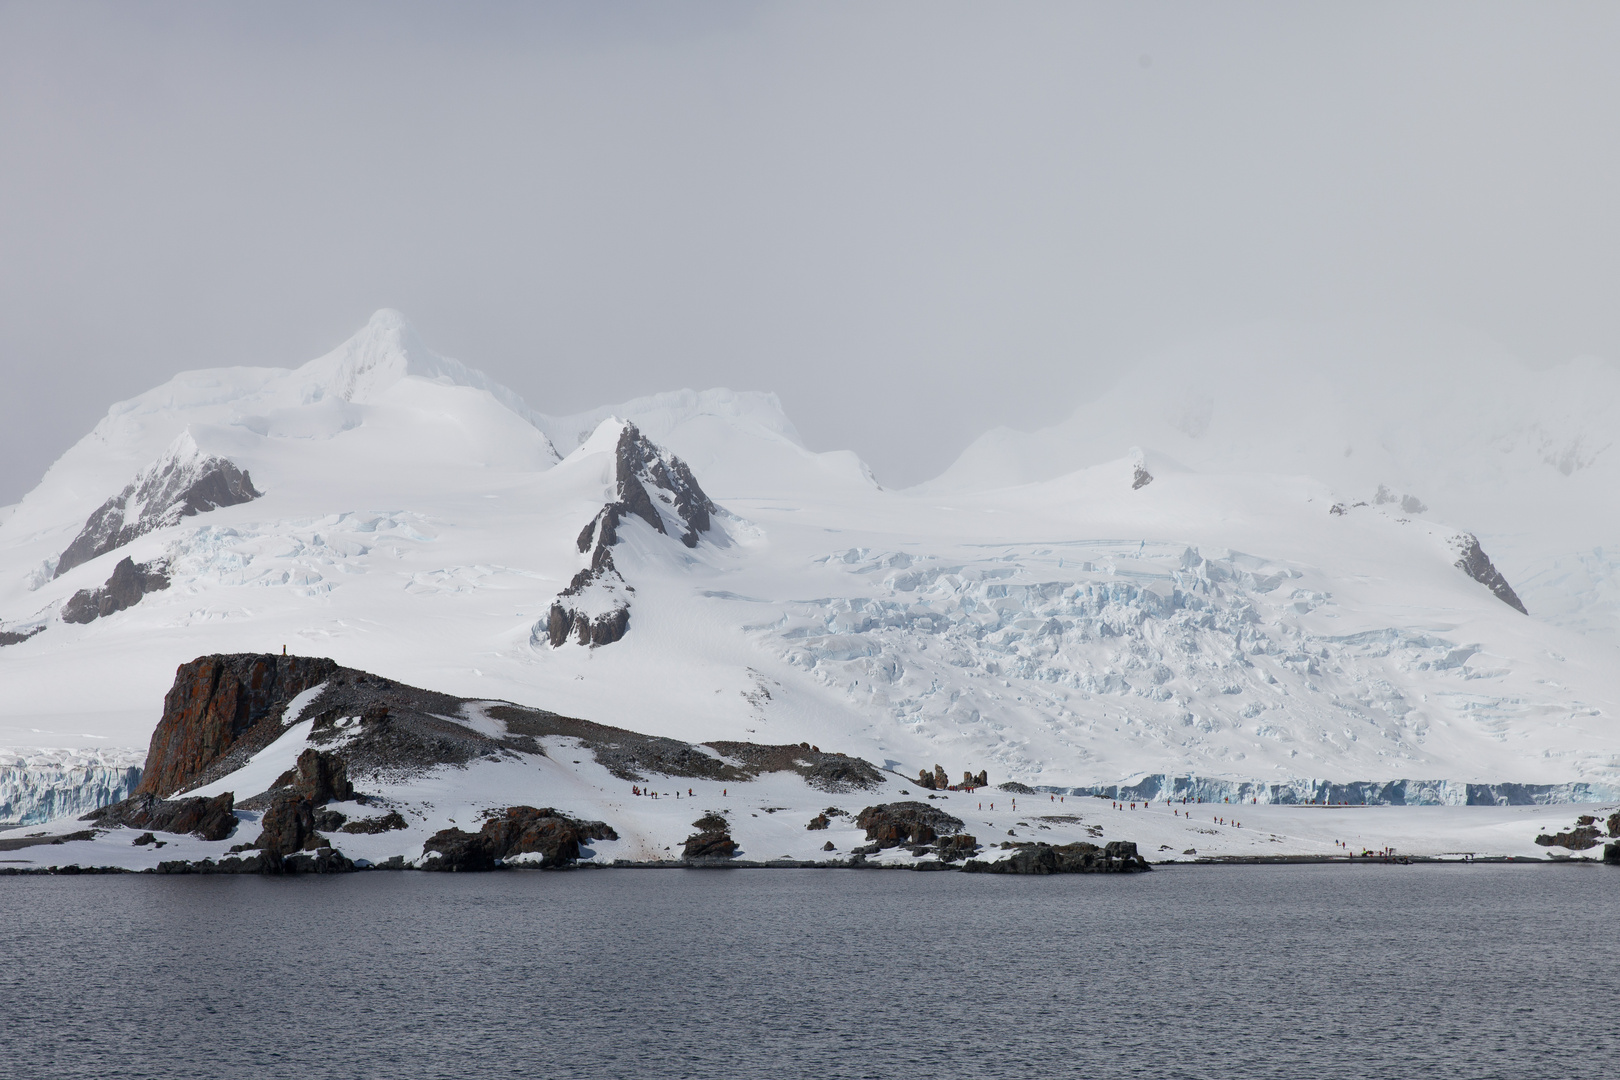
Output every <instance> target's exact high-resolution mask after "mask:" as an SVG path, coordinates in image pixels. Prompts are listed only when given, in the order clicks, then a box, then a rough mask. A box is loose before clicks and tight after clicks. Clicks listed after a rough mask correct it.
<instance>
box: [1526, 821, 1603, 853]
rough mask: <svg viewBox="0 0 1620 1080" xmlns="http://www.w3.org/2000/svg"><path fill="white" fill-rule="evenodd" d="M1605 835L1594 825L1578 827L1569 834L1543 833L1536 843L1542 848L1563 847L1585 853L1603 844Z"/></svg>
mask: <svg viewBox="0 0 1620 1080" xmlns="http://www.w3.org/2000/svg"><path fill="white" fill-rule="evenodd" d="M1602 836H1603V834H1602V833H1601V832H1599V831H1598V830H1597V828H1596V827H1595V826H1593V825H1589V824H1588V825H1577V826H1576V827H1575V828H1573V829H1570V830H1568V831H1567V832H1559V833H1553V834H1551V835H1548V834H1547V833H1542V834H1541V835H1540V836H1538V837H1536V843H1538V844H1540V845H1541V846H1542V847H1561V848H1568V849H1569V850H1571V851H1585V850H1587V849H1588V848H1595V847H1597V846H1598V844H1599V843H1601V842H1602Z"/></svg>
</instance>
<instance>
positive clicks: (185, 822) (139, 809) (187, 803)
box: [79, 791, 236, 843]
mask: <svg viewBox="0 0 1620 1080" xmlns="http://www.w3.org/2000/svg"><path fill="white" fill-rule="evenodd" d="M235 802H236V797H235V796H234V795H232V794H231V793H230V792H228V791H227V792H226V793H225V794H223V795H216V796H215V797H213V798H211V799H207V798H203V797H202V796H193V797H192V798H189V799H160V798H158V797H157V796H156V795H151V794H139V795H134V796H132V797H130V798H128V799H125V800H124V801H123V802H121V803H114V804H113V805H111V806H103V807H102V808H101V809H99V810H92V811H91V812H90V813H88V814H85V815H84V816H83V817H81V818H80V819H79V820H80V821H92V822H95V823H96V824H97V825H105V826H107V827H109V828H111V827H113V826H117V825H123V826H125V827H127V828H131V829H151V830H153V831H155V832H166V833H192V834H194V835H196V836H198V837H201V838H202V839H204V840H224V839H225V838H226V837H228V836H230V835H231V833H233V832H235V831H236V814H235V812H234V810H235ZM147 835H148V836H150V835H151V834H150V833H148V834H147ZM136 842H137V843H139V842H140V841H139V840H137V841H136Z"/></svg>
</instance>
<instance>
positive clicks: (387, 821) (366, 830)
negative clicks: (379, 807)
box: [338, 810, 405, 835]
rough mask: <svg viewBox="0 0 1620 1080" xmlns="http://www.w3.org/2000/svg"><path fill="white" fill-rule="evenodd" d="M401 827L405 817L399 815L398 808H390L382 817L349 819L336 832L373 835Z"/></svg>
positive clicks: (403, 824)
mask: <svg viewBox="0 0 1620 1080" xmlns="http://www.w3.org/2000/svg"><path fill="white" fill-rule="evenodd" d="M403 828H405V819H404V818H403V817H401V816H400V813H399V811H398V810H390V811H388V813H386V814H384V815H383V816H382V817H374V818H361V819H359V820H358V821H351V822H349V823H348V824H346V825H343V826H342V827H340V828H339V829H338V832H346V833H361V834H365V835H375V834H376V833H384V832H388V831H390V830H392V829H403Z"/></svg>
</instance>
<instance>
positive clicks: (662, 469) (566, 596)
mask: <svg viewBox="0 0 1620 1080" xmlns="http://www.w3.org/2000/svg"><path fill="white" fill-rule="evenodd" d="M614 487H615V494H616V496H617V498H615V499H614V501H613V502H610V503H607V504H605V505H604V506H603V507H602V509H601V510H599V511H598V512H597V514H596V516H595V517H594V518H592V519H591V521H590V523H589V524H588V525H586V526H585V528H584V529H583V530H581V532H580V534H579V539H578V541H577V546H578V547H579V553H580V554H581V555H585V554H589V556H590V563H589V565H588V566H586V567H585V568H584V569H582V570H580V571H579V573H577V574H575V575H574V578H573V580H572V581H571V582H569V584H568V587H567V588H566V589H564V590H563V591H562V592H561V593H559V594H558V595H557V599H556V600H555V601H554V602H553V603H552V605H551V610H550V612H549V613H548V614H547V616H546V621H545V623H544V624H543V626H544V633H543V634H542V630H541V626H536V627H535V629H534V634H533V637H534V639H535V640H536V642H537V643H538V641H539V640H541V639H542V638H543V639H544V640H546V641H549V642H550V643H551V647H552V648H554V649H555V648H561V647H562V646H563V645H564V644H566V643H567V642H568V641H569V640H570V639H572V640H573V641H575V642H577V643H578V644H580V645H588V646H590V647H591V648H595V647H597V646H599V645H609V644H612V643H613V642H615V641H618V640H619V639H620V638H622V637H624V635H625V633H626V631H628V630H629V628H630V601H629V599H628V597H627V596H626V595H625V594H626V593H628V592H630V591H632V590H631V589H630V587H629V586H628V585H627V584H626V583H625V580H624V576H623V575H622V574H620V573H619V570H618V568H617V567H616V566H614V564H613V551H612V548H613V547H614V545H616V544H618V542H619V526H620V525H621V524H622V523H623V522H624V521H625V520H626V519H627V518H631V517H635V518H639V519H640V520H642V521H644V522H646V523H647V524H648V525H650V526H652V528H653V529H654V531H656V532H658V533H659V534H661V535H664V536H677V537H679V539H680V541H681V543H682V544H684V545H686V546H687V547H689V548H691V547H696V546H697V542H698V538H699V537H700V536H701V535H702V534H703V533H706V532H708V531H709V529H710V526H711V524H712V519H711V515H712V514H714V513H715V512H716V509H717V508H716V507H715V505H714V503H713V502H711V501H710V500H709V497H708V496H707V495H705V494H704V493H703V489H702V488H701V487H700V486H698V482H697V478H696V477H694V476H693V475H692V470H691V469H689V468H687V467H686V463H685V462H683V461H682V460H681V459H680V458H678V457H676V456H675V455H674V454H672V453H670V452H669V451H668V450H664V449H661V448H659V447H658V446H656V445H654V444H653V443H652V442H651V441H649V440H648V439H647V438H646V436H644V435H642V434H641V432H640V431H639V430H637V428H636V426H635V425H634V424H630V423H626V424H624V426H623V428H622V430H621V431H620V433H619V439H618V442H617V444H616V445H615V447H614Z"/></svg>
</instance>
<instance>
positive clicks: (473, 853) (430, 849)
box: [422, 806, 619, 871]
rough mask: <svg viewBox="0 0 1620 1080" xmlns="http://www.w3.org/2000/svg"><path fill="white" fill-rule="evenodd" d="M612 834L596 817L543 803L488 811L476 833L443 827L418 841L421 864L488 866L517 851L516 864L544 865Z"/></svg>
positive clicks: (570, 857) (572, 856) (571, 857)
mask: <svg viewBox="0 0 1620 1080" xmlns="http://www.w3.org/2000/svg"><path fill="white" fill-rule="evenodd" d="M618 838H619V836H618V834H617V833H615V832H614V831H613V830H612V829H611V828H609V827H608V826H607V825H605V824H604V823H602V822H600V821H577V820H575V819H574V818H571V817H568V816H567V815H565V814H561V813H558V812H557V811H556V810H553V809H551V808H549V807H547V808H545V809H541V810H537V809H535V808H534V807H532V806H510V807H507V808H506V809H505V810H504V811H497V812H493V813H492V816H491V817H490V819H489V820H488V821H486V822H485V823H484V827H483V828H482V829H481V830H479V831H478V832H477V833H469V832H465V831H463V830H461V829H443V830H440V831H439V832H437V833H434V834H433V836H432V837H431V838H430V839H429V840H428V841H427V843H425V844H423V845H422V849H423V852H424V856H425V857H424V859H423V861H422V869H424V870H445V871H478V870H493V869H495V867H496V863H497V860H502V861H504V860H508V859H513V858H515V857H517V856H520V855H538V856H539V858H536V859H523V860H521V865H524V866H533V867H539V868H541V869H545V868H547V867H554V866H567V865H569V864H571V863H574V862H577V861H578V860H579V854H580V848H581V846H582V845H584V844H586V843H589V842H590V841H592V840H617V839H618Z"/></svg>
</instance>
